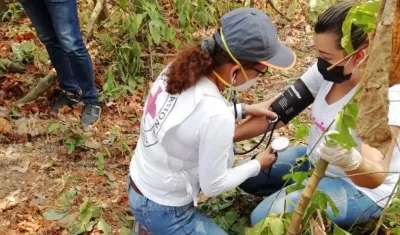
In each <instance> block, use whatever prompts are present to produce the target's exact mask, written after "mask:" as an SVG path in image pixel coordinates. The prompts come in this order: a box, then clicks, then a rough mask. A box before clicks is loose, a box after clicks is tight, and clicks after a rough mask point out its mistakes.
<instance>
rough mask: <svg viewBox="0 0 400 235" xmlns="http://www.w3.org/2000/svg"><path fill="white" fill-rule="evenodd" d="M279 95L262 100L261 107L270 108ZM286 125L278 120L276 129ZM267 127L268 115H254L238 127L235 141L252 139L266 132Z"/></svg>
mask: <svg viewBox="0 0 400 235" xmlns="http://www.w3.org/2000/svg"><path fill="white" fill-rule="evenodd" d="M276 98H277V97H273V98H271V99H269V100H267V101H264V102H261V103H259V104H255V105H259V106H260V107H265V108H267V109H268V108H269V109H270V106H271V104H272V102H274V100H275V99H276ZM283 126H285V124H284V123H283V122H281V121H280V122H278V124H277V125H276V127H275V128H276V129H278V128H281V127H283ZM265 128H267V117H266V116H252V117H251V118H249V119H247V120H246V121H244V122H243V123H242V124H240V125H239V126H237V127H236V129H235V136H234V137H233V142H239V141H242V140H247V139H251V138H253V137H256V136H259V135H261V134H263V133H264V131H265Z"/></svg>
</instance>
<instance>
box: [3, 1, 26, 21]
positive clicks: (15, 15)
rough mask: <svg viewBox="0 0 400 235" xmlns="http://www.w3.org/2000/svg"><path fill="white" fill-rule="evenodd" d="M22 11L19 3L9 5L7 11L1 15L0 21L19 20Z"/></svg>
mask: <svg viewBox="0 0 400 235" xmlns="http://www.w3.org/2000/svg"><path fill="white" fill-rule="evenodd" d="M22 11H23V8H22V6H21V4H20V3H19V2H16V3H9V4H8V5H7V10H6V11H5V12H4V13H3V14H2V15H1V21H3V22H4V21H16V20H18V19H20V18H21V14H22ZM0 14H1V12H0Z"/></svg>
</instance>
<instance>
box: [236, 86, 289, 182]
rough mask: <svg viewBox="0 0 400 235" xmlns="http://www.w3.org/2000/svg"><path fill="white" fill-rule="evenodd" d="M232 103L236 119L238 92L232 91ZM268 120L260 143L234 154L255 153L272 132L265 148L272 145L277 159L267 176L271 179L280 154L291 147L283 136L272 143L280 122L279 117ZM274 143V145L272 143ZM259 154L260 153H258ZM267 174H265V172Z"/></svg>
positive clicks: (253, 157) (248, 159) (254, 156)
mask: <svg viewBox="0 0 400 235" xmlns="http://www.w3.org/2000/svg"><path fill="white" fill-rule="evenodd" d="M232 103H233V107H234V111H235V117H237V109H236V104H237V100H236V91H234V90H233V91H232ZM266 119H267V127H266V128H265V131H264V134H263V136H262V138H261V139H260V140H259V141H258V143H257V144H255V145H254V146H253V147H252V148H251V149H249V150H247V151H244V152H236V151H234V154H236V155H244V154H248V153H251V152H252V151H254V150H255V149H256V148H258V147H259V146H260V144H261V143H262V142H263V141H264V139H265V137H266V136H267V134H268V132H270V135H269V137H268V141H267V145H266V146H265V149H266V148H267V147H268V146H269V145H270V144H271V145H272V146H271V147H272V149H273V153H274V155H275V159H274V161H273V162H272V164H271V166H270V168H269V169H268V173H267V176H268V177H269V176H270V174H271V170H272V166H273V165H274V164H275V162H276V160H277V159H278V152H283V151H285V150H286V149H287V148H288V147H289V139H288V138H286V137H283V136H280V137H278V138H275V139H274V140H273V141H272V136H273V133H274V131H275V128H276V125H277V123H278V121H279V117H276V118H275V119H269V118H268V117H266ZM271 141H272V143H271ZM257 154H258V153H257ZM257 154H254V155H253V156H252V157H250V158H247V159H244V160H243V161H241V162H240V163H239V165H240V164H243V163H245V162H247V161H250V160H253V159H255V158H256V156H257ZM262 172H264V171H262ZM264 173H265V172H264Z"/></svg>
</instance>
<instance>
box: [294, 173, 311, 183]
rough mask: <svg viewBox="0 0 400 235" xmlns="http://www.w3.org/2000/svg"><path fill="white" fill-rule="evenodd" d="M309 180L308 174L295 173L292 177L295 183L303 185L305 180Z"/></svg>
mask: <svg viewBox="0 0 400 235" xmlns="http://www.w3.org/2000/svg"><path fill="white" fill-rule="evenodd" d="M307 178H308V174H307V172H301V171H298V172H295V173H294V174H293V176H292V179H293V181H294V182H296V183H297V184H302V183H303V181H304V180H306V179H307Z"/></svg>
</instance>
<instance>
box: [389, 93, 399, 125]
mask: <svg viewBox="0 0 400 235" xmlns="http://www.w3.org/2000/svg"><path fill="white" fill-rule="evenodd" d="M388 96H389V126H400V85H394V86H392V87H390V88H389V95H388Z"/></svg>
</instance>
